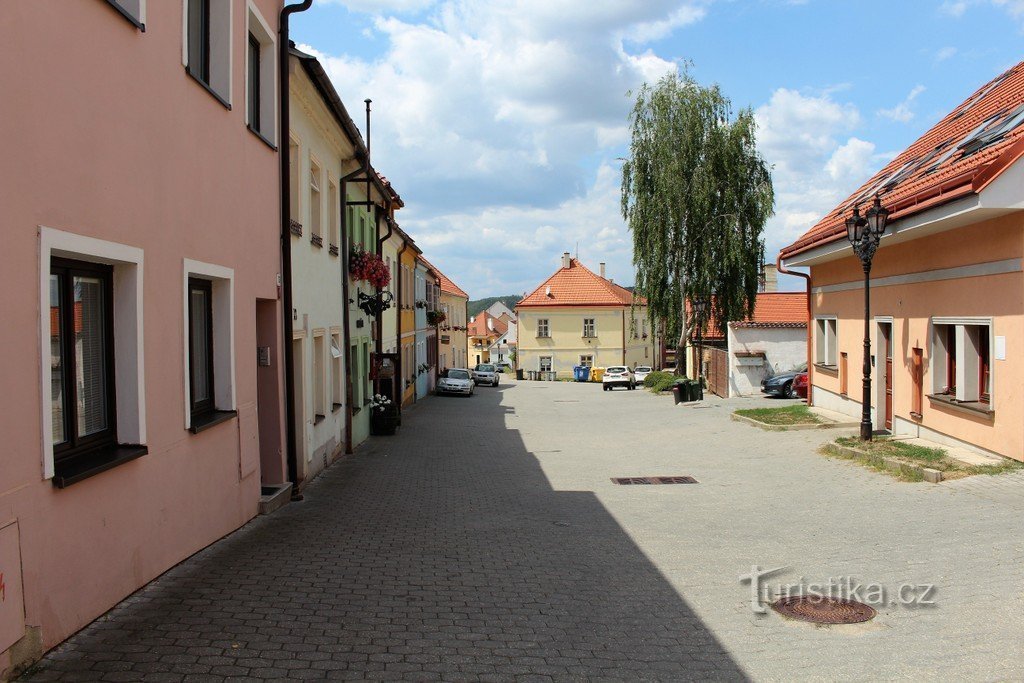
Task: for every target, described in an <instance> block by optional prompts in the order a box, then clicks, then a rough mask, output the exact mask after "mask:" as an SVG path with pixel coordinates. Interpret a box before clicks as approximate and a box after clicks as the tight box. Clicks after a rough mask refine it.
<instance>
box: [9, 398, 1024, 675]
mask: <svg viewBox="0 0 1024 683" xmlns="http://www.w3.org/2000/svg"><path fill="white" fill-rule="evenodd" d="M765 402H766V401H765V400H762V399H747V400H739V399H737V400H732V401H720V400H718V399H714V398H711V399H709V400H708V401H706V402H704V403H702V404H700V405H689V406H674V405H673V403H672V400H671V399H670V398H667V397H657V396H653V395H651V394H649V393H647V392H645V391H635V392H628V391H615V392H612V393H605V392H602V391H601V390H600V388H599V386H597V385H577V384H565V383H547V382H519V383H518V384H517V383H515V382H511V383H505V384H502V385H501V386H499V387H498V388H496V389H491V388H489V387H479V388H478V389H477V391H476V394H475V395H474V396H473V397H472V398H469V399H466V398H431V399H429V400H427V401H424V402H423V403H421V404H420V405H419V406H417V407H415V408H414V409H412V410H410V411H408V412H407V413H406V415H405V418H404V422H405V424H404V427H403V428H402V429H401V430H400V433H399V434H398V435H397V436H395V437H390V438H389V437H383V438H376V439H373V440H371V442H370V443H369V445H368V446H366V447H364V448H362V449H360V450H359V452H358V453H357V454H356V455H354V456H352V457H350V458H348V459H346V460H344V461H342V462H340V463H338V464H336V465H334V466H333V467H331V468H330V469H329V470H327V471H326V472H325V473H324V474H323V475H321V476H320V477H319V478H318V479H317V480H316V481H315V482H314V483H313V484H312V485H311V486H309V487H308V489H307V490H306V495H305V500H304V501H303V502H300V503H293V504H290V505H288V506H286V507H285V508H283V509H281V510H280V511H278V512H276V513H274V514H273V515H271V516H269V517H264V518H259V519H257V520H255V521H253V522H252V523H250V524H249V525H247V526H246V527H244V528H243V529H241V530H240V531H238V532H237V533H235V534H233V535H231V536H229V537H228V538H226V539H224V540H222V541H221V542H219V543H217V544H215V545H214V546H212V547H210V548H208V549H206V550H205V551H203V552H201V553H199V554H198V555H196V556H194V557H192V558H191V559H189V560H188V561H186V562H184V563H183V564H181V565H179V566H178V567H176V568H174V569H173V570H171V571H170V572H168V573H167V574H165V575H164V576H162V577H161V578H159V579H158V580H157V581H155V582H153V583H152V584H150V585H149V586H147V587H146V588H144V589H142V590H141V591H139V592H138V593H137V594H135V595H133V596H132V597H130V598H129V599H128V600H126V601H124V602H123V603H122V604H121V605H119V606H118V607H117V608H115V609H114V610H112V611H111V612H110V613H108V614H107V615H106V616H104V617H102V618H100V619H99V620H97V621H96V622H94V623H93V624H92V625H90V626H88V627H87V628H86V629H85V630H83V631H82V632H80V633H79V634H78V635H76V636H74V637H73V638H72V639H71V640H69V641H68V642H67V643H65V644H64V645H62V646H61V647H59V648H57V649H56V650H54V651H53V652H51V653H50V654H49V655H48V656H47V657H46V658H45V659H44V660H43V661H42V662H40V663H39V665H38V666H36V667H35V668H34V669H33V670H31V671H30V672H29V673H28V674H27V675H26V677H25V678H26V679H27V680H31V681H48V680H69V681H70V680H81V681H98V680H104V681H134V680H146V681H177V680H194V681H205V680H210V681H220V680H235V679H237V680H242V679H253V678H275V679H276V678H294V679H323V678H350V679H363V678H369V679H385V680H396V679H405V680H491V681H504V680H508V681H520V680H561V679H591V678H601V679H635V678H645V679H672V680H677V679H715V680H719V679H755V680H788V679H811V678H813V679H819V680H820V679H839V678H842V679H862V680H878V679H894V678H905V679H926V678H939V677H941V678H943V679H946V680H952V679H956V678H968V679H983V680H996V679H1020V678H1022V677H1024V647H1022V643H1024V636H1022V634H1024V571H1022V561H1024V536H1022V531H1024V474H1021V473H1016V474H1011V475H1003V476H1000V477H974V478H971V479H965V480H959V481H953V482H946V483H943V484H939V485H931V484H925V483H918V484H907V483H901V482H898V481H896V480H894V479H891V478H889V477H888V476H886V475H883V474H879V473H877V472H874V471H872V470H869V469H866V468H863V467H860V466H858V465H855V464H851V463H848V462H845V461H840V460H831V459H828V458H825V457H823V456H821V455H818V454H817V453H816V452H815V451H816V449H817V447H818V446H819V445H820V444H822V443H824V442H825V441H826V440H828V439H830V438H833V437H834V436H835V435H836V433H835V432H830V431H821V430H819V431H804V432H786V433H767V432H763V431H760V430H758V429H755V428H753V427H750V426H747V425H744V424H739V423H736V422H732V421H731V420H730V419H729V414H730V412H731V410H733V409H734V408H736V407H740V406H742V407H749V406H755V405H761V404H763V403H765ZM650 475H660V476H666V475H691V476H693V477H695V478H696V479H697V480H698V481H699V483H698V484H695V485H678V486H616V485H613V484H612V482H611V481H610V478H611V477H628V476H650ZM753 565H758V566H760V567H767V568H775V567H786V568H787V569H786V570H785V571H782V572H779V573H778V574H775V575H773V576H772V577H771V579H770V582H771V585H773V586H774V585H775V583H776V582H778V583H796V582H798V581H799V580H800V579H801V577H802V578H803V579H804V580H805V581H807V582H818V583H824V582H827V581H828V580H829V579H830V578H832V577H854V578H855V579H857V580H859V581H861V582H863V583H878V584H880V585H882V586H884V587H886V589H887V590H888V591H892V592H895V591H896V589H897V588H898V587H899V586H901V585H903V584H914V585H924V584H934V586H935V589H934V591H933V594H932V595H931V596H930V597H931V598H932V599H933V600H934V605H930V606H917V607H909V606H900V605H891V606H890V605H885V606H879V614H878V616H877V617H876V618H875V619H874V620H873V621H871V622H868V623H867V624H865V625H860V626H845V627H830V628H822V627H813V626H809V625H804V624H799V623H796V622H788V621H785V620H783V619H782V618H780V617H778V616H777V615H775V614H772V613H769V614H765V615H758V614H755V613H754V612H753V611H752V609H751V605H750V600H751V597H750V594H751V588H750V586H749V585H746V584H742V583H741V582H740V580H739V577H740V575H741V574H747V573H749V572H750V571H751V567H752V566H753ZM83 590H88V587H87V586H83Z"/></svg>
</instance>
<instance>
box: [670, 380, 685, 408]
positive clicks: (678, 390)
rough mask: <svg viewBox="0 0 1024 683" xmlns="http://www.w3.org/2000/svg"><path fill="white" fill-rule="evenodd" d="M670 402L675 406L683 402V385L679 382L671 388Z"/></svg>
mask: <svg viewBox="0 0 1024 683" xmlns="http://www.w3.org/2000/svg"><path fill="white" fill-rule="evenodd" d="M672 400H673V401H675V402H676V405H679V404H680V403H682V402H683V401H684V400H685V399H684V398H683V385H682V384H681V383H679V382H676V383H675V385H674V386H673V387H672Z"/></svg>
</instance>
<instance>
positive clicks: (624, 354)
mask: <svg viewBox="0 0 1024 683" xmlns="http://www.w3.org/2000/svg"><path fill="white" fill-rule="evenodd" d="M622 364H623V365H625V364H626V309H622Z"/></svg>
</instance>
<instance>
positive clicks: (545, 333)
mask: <svg viewBox="0 0 1024 683" xmlns="http://www.w3.org/2000/svg"><path fill="white" fill-rule="evenodd" d="M537 337H538V338H539V339H549V338H550V337H551V321H550V320H549V319H548V318H537Z"/></svg>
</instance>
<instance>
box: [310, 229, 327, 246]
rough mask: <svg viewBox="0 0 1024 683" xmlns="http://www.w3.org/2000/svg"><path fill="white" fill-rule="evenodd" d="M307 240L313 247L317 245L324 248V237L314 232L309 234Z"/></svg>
mask: <svg viewBox="0 0 1024 683" xmlns="http://www.w3.org/2000/svg"><path fill="white" fill-rule="evenodd" d="M309 242H310V244H312V245H313V246H314V247H317V248H319V249H323V248H324V238H323V237H321V236H320V235H317V234H316V233H314V234H312V235H310V236H309Z"/></svg>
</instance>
